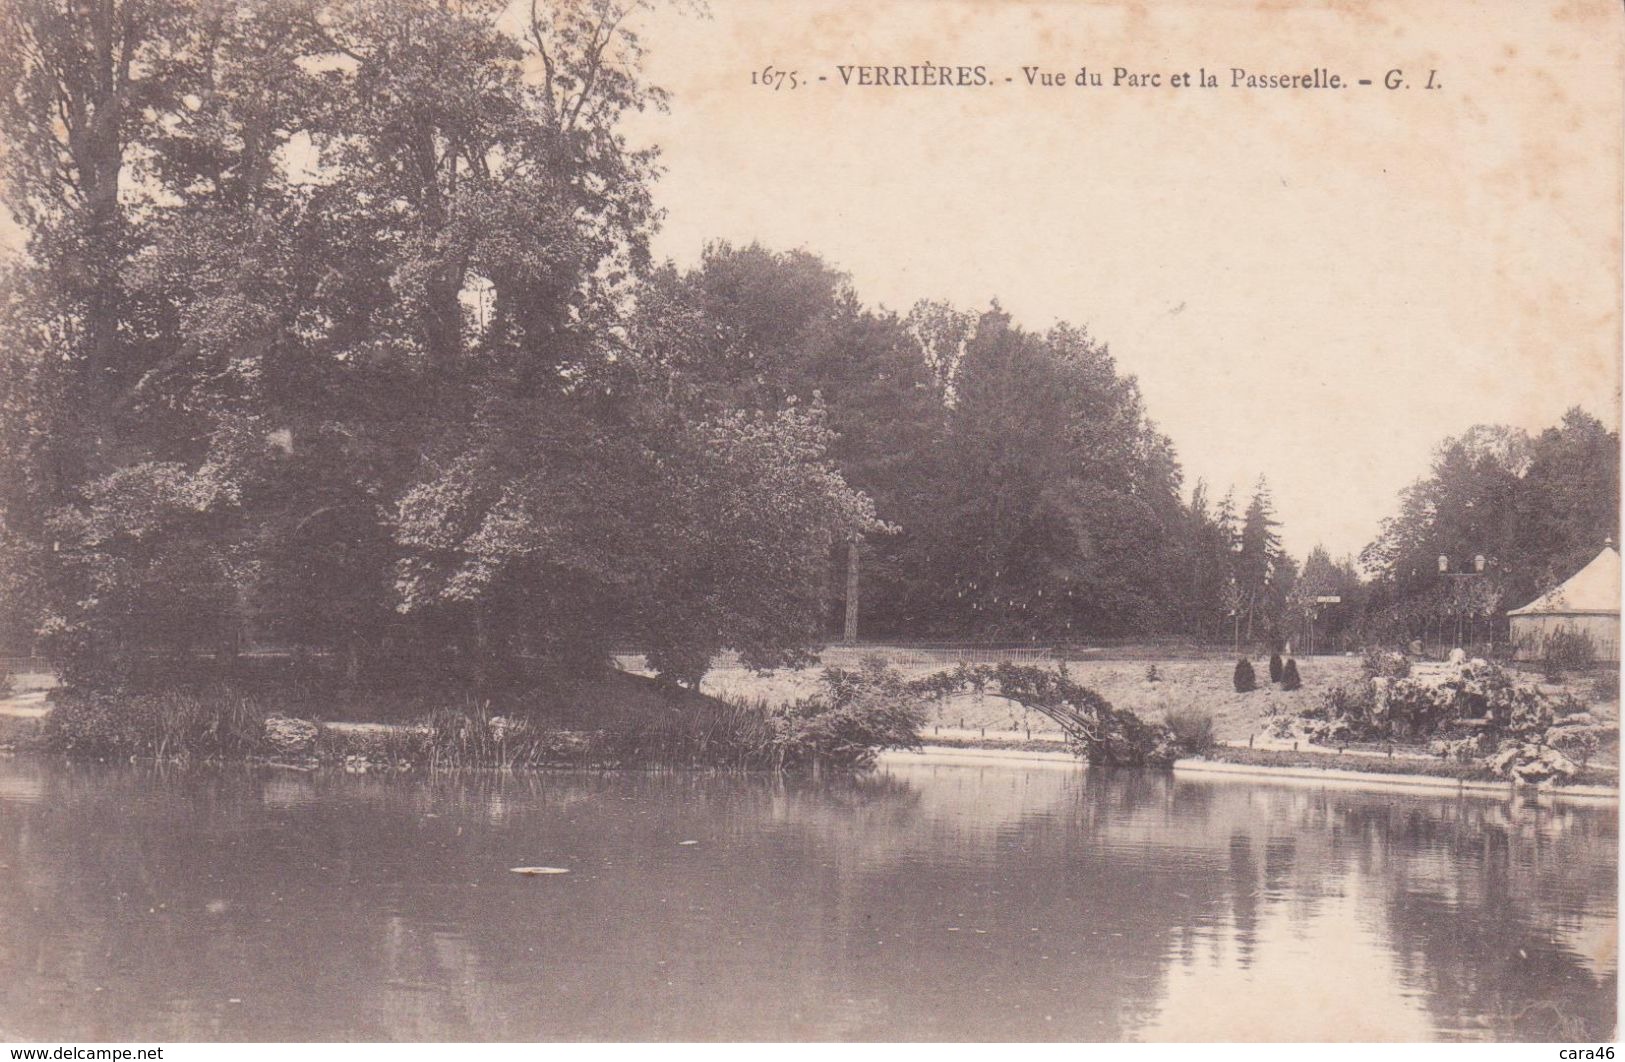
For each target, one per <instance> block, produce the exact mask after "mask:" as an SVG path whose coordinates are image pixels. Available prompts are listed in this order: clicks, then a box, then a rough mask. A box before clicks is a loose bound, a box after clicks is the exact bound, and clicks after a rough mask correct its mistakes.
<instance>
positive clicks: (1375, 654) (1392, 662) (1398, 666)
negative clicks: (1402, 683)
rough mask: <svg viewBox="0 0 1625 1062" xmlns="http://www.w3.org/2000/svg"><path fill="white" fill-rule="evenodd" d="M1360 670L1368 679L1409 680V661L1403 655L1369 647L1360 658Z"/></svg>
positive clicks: (1389, 650)
mask: <svg viewBox="0 0 1625 1062" xmlns="http://www.w3.org/2000/svg"><path fill="white" fill-rule="evenodd" d="M1360 670H1361V672H1362V673H1364V675H1365V677H1366V678H1368V679H1374V678H1386V679H1402V678H1410V677H1411V661H1410V657H1408V656H1406V655H1405V654H1404V653H1401V652H1396V651H1395V650H1392V649H1382V648H1379V647H1377V646H1371V647H1369V648H1367V649H1366V651H1365V652H1364V653H1363V654H1362V655H1361V657H1360Z"/></svg>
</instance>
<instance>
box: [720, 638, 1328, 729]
mask: <svg viewBox="0 0 1625 1062" xmlns="http://www.w3.org/2000/svg"><path fill="white" fill-rule="evenodd" d="M1254 663H1255V666H1257V667H1258V669H1259V671H1260V673H1261V674H1264V675H1265V677H1266V679H1267V677H1268V667H1267V663H1268V662H1267V661H1254ZM1298 666H1299V668H1300V669H1301V671H1302V673H1303V681H1304V686H1303V688H1302V689H1297V690H1283V689H1281V688H1280V687H1278V686H1272V685H1270V684H1269V683H1268V682H1267V681H1266V682H1264V683H1263V684H1262V685H1261V686H1260V688H1259V689H1256V690H1254V691H1252V692H1251V693H1237V692H1236V690H1235V687H1234V685H1233V684H1232V681H1231V675H1232V672H1233V670H1234V667H1235V660H1234V659H1232V658H1230V657H1223V658H1219V659H1199V660H1193V659H1180V658H1174V657H1160V658H1146V659H1134V660H1123V659H1114V660H1082V661H1078V660H1073V661H1069V662H1068V663H1067V665H1066V667H1067V672H1068V674H1070V675H1071V676H1072V678H1073V679H1074V680H1075V681H1077V682H1079V683H1081V684H1082V685H1085V686H1088V687H1089V688H1090V689H1093V690H1095V691H1096V692H1097V693H1099V694H1100V695H1101V696H1102V697H1104V698H1105V699H1106V700H1108V701H1110V702H1111V704H1112V706H1113V707H1115V708H1126V709H1128V710H1129V711H1131V712H1133V713H1134V714H1135V715H1138V716H1139V717H1140V718H1142V719H1145V720H1147V721H1161V720H1164V719H1166V718H1167V717H1168V716H1169V715H1170V714H1174V713H1178V712H1180V711H1181V710H1191V709H1197V710H1201V711H1205V712H1209V713H1211V714H1212V716H1213V723H1214V731H1215V734H1216V736H1217V737H1218V738H1219V739H1220V740H1241V741H1245V740H1246V739H1247V736H1248V735H1249V734H1261V733H1263V732H1264V729H1265V727H1266V725H1267V723H1268V720H1269V719H1270V718H1271V716H1272V715H1276V714H1282V715H1297V714H1298V713H1299V712H1300V711H1302V710H1303V709H1305V708H1308V707H1309V706H1310V705H1312V704H1313V703H1314V702H1315V701H1316V700H1317V698H1318V697H1319V696H1320V694H1321V693H1322V692H1323V691H1324V690H1325V689H1326V688H1327V687H1329V686H1335V685H1339V684H1341V683H1343V682H1346V681H1352V680H1354V679H1357V678H1358V677H1359V674H1360V662H1359V660H1358V659H1355V658H1352V657H1339V656H1327V657H1305V658H1301V659H1299V661H1298ZM1153 667H1154V668H1155V669H1156V678H1155V680H1154V681H1153V680H1151V679H1148V678H1147V674H1148V671H1149V669H1150V668H1153ZM943 669H944V668H943V666H942V665H940V664H915V665H909V666H905V667H902V668H900V670H901V671H902V672H903V674H904V675H906V676H907V677H908V678H911V679H912V678H921V677H924V676H926V675H929V674H932V673H933V672H936V671H940V670H943ZM816 681H817V672H816V671H773V672H769V673H767V674H756V673H753V672H749V671H742V670H739V669H718V670H716V671H712V672H711V673H710V674H709V675H707V676H706V678H705V682H704V683H703V684H702V685H701V687H700V688H701V689H702V690H704V691H705V692H707V693H711V694H714V695H717V696H743V697H750V698H760V699H762V700H766V701H768V702H778V701H783V700H792V699H794V698H797V697H801V696H805V695H806V692H807V691H808V690H809V689H811V688H812V686H813V685H814V684H815V683H816ZM926 727H927V731H926V732H927V734H929V733H930V728H932V727H941V728H942V729H943V730H945V731H954V732H956V734H962V733H964V732H966V731H969V732H972V733H974V734H976V735H978V736H980V735H981V732H982V731H984V730H985V731H986V732H987V736H989V737H994V736H997V735H1002V734H1008V735H1010V736H1011V737H1012V738H1013V737H1015V736H1017V735H1019V736H1020V738H1021V739H1022V740H1026V739H1027V737H1028V732H1029V731H1031V737H1032V738H1035V739H1036V738H1053V739H1056V740H1059V739H1060V738H1061V736H1062V735H1061V733H1060V731H1059V730H1058V729H1057V728H1056V727H1055V725H1054V724H1053V723H1051V722H1050V721H1049V720H1048V719H1046V718H1044V717H1043V716H1042V715H1039V714H1038V713H1036V712H1027V711H1024V710H1023V709H1022V708H1021V706H1020V705H1018V704H1014V703H1012V702H1010V701H1007V700H1004V699H1002V698H999V697H986V696H984V697H977V696H975V695H964V696H958V697H951V698H948V699H946V700H944V701H942V702H940V703H939V704H936V705H934V706H933V707H932V708H931V711H930V714H929V716H928V717H927V720H926Z"/></svg>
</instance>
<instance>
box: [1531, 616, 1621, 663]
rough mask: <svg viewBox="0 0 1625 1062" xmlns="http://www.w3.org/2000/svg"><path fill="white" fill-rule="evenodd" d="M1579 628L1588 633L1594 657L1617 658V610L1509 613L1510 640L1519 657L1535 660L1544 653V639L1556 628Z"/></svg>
mask: <svg viewBox="0 0 1625 1062" xmlns="http://www.w3.org/2000/svg"><path fill="white" fill-rule="evenodd" d="M1564 629H1569V630H1579V631H1583V632H1584V633H1586V634H1589V635H1590V636H1591V640H1592V642H1593V643H1595V644H1596V646H1597V659H1598V660H1608V661H1618V660H1619V614H1618V613H1617V612H1616V613H1614V614H1612V615H1605V616H1597V615H1565V614H1563V613H1560V612H1546V613H1540V614H1538V615H1533V616H1513V617H1512V644H1513V645H1515V646H1517V652H1518V659H1519V660H1538V659H1540V657H1541V656H1543V655H1544V654H1545V645H1546V640H1547V639H1548V638H1550V637H1551V636H1552V635H1554V634H1556V633H1557V632H1558V631H1560V630H1564Z"/></svg>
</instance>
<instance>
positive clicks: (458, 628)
mask: <svg viewBox="0 0 1625 1062" xmlns="http://www.w3.org/2000/svg"><path fill="white" fill-rule="evenodd" d="M507 6H508V5H506V4H503V3H498V2H496V0H465V2H462V3H459V4H454V5H444V4H434V3H428V2H427V0H411V2H394V0H391V2H383V0H292V2H290V0H98V2H96V3H92V4H85V5H78V4H65V3H62V2H61V0H7V3H6V6H5V8H4V13H3V17H4V19H5V25H4V34H3V38H4V39H3V46H0V47H3V54H0V68H3V69H4V71H5V74H6V76H7V81H8V83H10V84H12V85H13V86H14V90H13V92H12V93H11V94H10V95H9V96H8V97H7V98H6V100H5V101H4V111H3V114H0V124H3V132H4V135H5V137H6V140H7V143H8V144H9V145H11V148H10V149H9V150H8V152H7V154H6V170H5V175H4V176H5V185H4V192H5V197H6V203H7V205H8V207H9V208H10V209H11V211H12V212H13V214H14V215H15V216H16V217H17V218H18V219H19V221H21V222H22V224H23V225H24V227H25V229H26V231H27V233H28V236H29V243H28V249H27V254H26V256H25V257H24V258H22V259H21V260H19V261H17V262H13V263H11V265H10V266H9V267H8V270H7V273H6V276H5V297H6V300H7V302H6V313H5V319H4V325H3V327H4V330H5V334H4V361H3V364H0V388H3V401H4V403H5V414H6V415H5V422H4V427H3V429H0V430H3V433H4V434H3V438H0V461H3V462H4V468H3V473H4V475H3V477H0V478H3V486H0V489H3V491H4V496H3V498H0V503H3V514H4V520H5V537H4V546H3V548H4V551H5V553H4V560H5V563H4V574H5V579H6V587H5V594H4V597H5V600H6V602H7V604H8V606H9V610H10V612H11V613H12V617H11V621H12V624H13V627H12V630H13V636H14V637H18V638H20V637H26V636H29V635H32V634H37V635H38V636H40V638H41V639H42V642H43V645H44V646H45V648H46V649H47V651H49V652H51V653H52V654H53V655H56V656H59V657H61V658H62V659H63V660H64V661H66V662H68V663H69V664H70V666H79V667H85V668H98V667H99V668H105V667H108V666H110V664H111V663H112V662H115V661H119V660H124V659H128V658H129V657H130V656H131V655H132V654H134V655H140V654H144V653H152V652H153V651H160V652H161V651H171V652H180V653H196V652H198V651H210V652H213V653H216V654H221V655H229V654H231V653H233V652H235V651H237V650H239V649H241V648H242V647H243V646H244V645H247V644H250V643H257V644H275V645H282V646H291V647H294V648H300V647H308V648H314V649H323V650H330V651H333V652H335V653H337V654H338V655H339V656H340V658H341V659H343V660H345V661H346V663H347V666H348V668H349V669H350V670H351V671H352V672H353V673H356V674H358V675H359V674H360V673H361V672H363V671H366V670H369V669H371V670H372V671H374V672H377V673H400V672H401V671H402V669H403V668H410V667H411V666H415V665H419V664H423V663H431V664H432V665H433V666H435V667H439V668H452V669H454V670H456V671H457V672H458V673H462V674H468V675H471V676H472V677H474V678H475V679H479V678H481V677H484V676H485V675H487V674H489V673H492V672H495V671H497V670H500V669H499V668H498V667H497V666H496V665H501V664H504V663H506V662H511V661H512V660H513V659H516V658H520V657H523V658H526V659H541V660H546V661H554V662H561V663H567V664H568V663H574V662H578V661H580V660H584V659H600V658H602V656H603V654H604V653H605V652H606V650H607V649H609V648H611V647H613V646H617V645H624V646H636V647H638V648H642V649H646V650H648V651H649V653H650V655H651V658H652V659H653V661H654V662H655V664H656V666H657V667H659V668H660V669H661V670H662V671H663V672H665V673H667V674H670V675H673V676H677V677H682V678H688V679H692V678H693V677H694V676H696V675H697V674H698V673H700V672H701V671H702V670H703V668H704V666H705V662H706V661H707V660H708V659H709V658H710V657H711V655H712V654H713V653H714V652H715V651H717V650H718V649H721V648H733V649H736V650H739V651H740V652H741V653H742V654H743V655H744V656H745V658H746V659H747V660H748V661H749V662H751V663H756V664H764V665H765V664H772V663H780V662H785V661H791V660H795V659H797V658H798V657H800V656H801V655H802V654H803V653H804V652H805V650H806V649H807V648H808V647H810V646H813V645H815V644H817V643H818V642H819V641H820V640H821V639H822V638H823V637H824V636H825V635H826V633H827V632H828V630H829V627H830V625H831V623H832V620H833V617H835V616H836V615H838V614H839V610H840V607H841V605H842V601H841V597H842V594H843V586H844V582H843V580H842V579H841V577H840V576H841V572H842V569H843V566H844V563H845V562H846V559H847V553H848V551H849V550H854V551H859V550H860V551H861V554H860V555H861V558H862V563H863V572H864V578H863V583H862V586H863V603H864V607H863V631H864V633H865V634H866V635H874V636H907V637H973V638H986V639H1018V638H1038V637H1043V638H1046V639H1054V638H1066V637H1075V638H1081V637H1085V636H1089V635H1101V634H1120V633H1122V634H1126V633H1134V632H1147V631H1166V630H1179V629H1189V630H1191V631H1201V630H1203V629H1205V627H1207V626H1214V625H1215V624H1214V615H1213V614H1214V613H1215V612H1216V610H1217V609H1219V607H1220V606H1221V605H1222V602H1220V601H1218V600H1217V599H1213V600H1209V601H1207V602H1206V603H1197V602H1193V600H1192V598H1191V595H1192V593H1193V592H1194V593H1203V592H1214V593H1217V592H1220V591H1216V590H1214V588H1213V587H1211V586H1208V585H1207V584H1205V583H1204V584H1200V585H1198V584H1197V583H1193V582H1192V580H1191V578H1190V575H1189V568H1190V564H1189V563H1188V562H1189V561H1190V559H1191V557H1192V556H1193V554H1194V552H1195V551H1197V550H1199V548H1200V547H1199V545H1198V543H1197V541H1196V540H1197V538H1199V537H1200V535H1201V534H1203V533H1204V523H1203V519H1205V518H1202V517H1199V516H1196V515H1193V513H1192V511H1191V510H1188V509H1187V508H1186V507H1185V506H1184V505H1182V503H1181V484H1180V471H1179V466H1178V463H1177V460H1176V459H1175V456H1174V453H1173V448H1172V446H1171V445H1170V443H1169V441H1168V440H1167V438H1166V437H1165V436H1163V435H1162V434H1161V433H1160V432H1158V431H1157V429H1156V427H1155V425H1154V424H1153V423H1152V422H1151V421H1150V420H1149V419H1148V417H1147V416H1146V413H1145V410H1144V406H1143V402H1142V400H1141V397H1140V394H1139V391H1138V388H1137V386H1136V385H1135V382H1134V381H1133V379H1132V378H1129V377H1126V376H1124V375H1122V374H1120V373H1119V372H1118V371H1117V369H1116V366H1115V364H1114V362H1113V360H1112V358H1111V356H1110V353H1109V352H1108V350H1107V348H1106V347H1105V345H1104V344H1103V343H1101V342H1100V341H1098V340H1097V339H1096V338H1095V337H1093V336H1092V335H1091V334H1090V333H1089V332H1088V331H1087V330H1086V329H1083V328H1078V327H1073V326H1069V325H1058V326H1056V327H1055V328H1053V329H1051V330H1050V331H1048V332H1046V333H1043V334H1038V333H1033V332H1029V331H1027V330H1024V329H1023V328H1021V327H1019V326H1018V325H1016V324H1015V323H1014V322H1012V321H1011V320H1010V319H1009V317H1008V316H1007V315H1006V314H1004V313H1003V312H1001V311H1000V310H999V309H998V308H997V307H994V308H993V309H991V310H989V311H987V312H983V313H973V312H966V311H962V310H958V309H955V308H953V307H949V306H946V305H942V304H922V305H920V306H918V307H915V308H914V309H913V310H912V311H911V312H910V313H908V314H907V315H906V316H899V315H897V314H893V313H890V312H886V311H882V310H876V309H872V308H869V307H866V306H865V305H863V304H862V302H861V301H860V299H859V298H858V296H857V294H856V293H855V292H854V291H853V290H852V288H851V286H850V284H849V283H848V282H847V280H846V278H844V277H843V276H842V275H841V274H839V273H838V272H837V271H836V270H834V269H832V268H831V267H830V266H828V265H827V264H825V263H824V262H822V261H820V260H819V259H818V258H817V257H816V256H814V255H812V254H809V253H806V252H792V253H787V254H780V253H774V252H771V251H768V250H765V249H763V248H760V247H755V246H752V247H744V248H735V247H730V246H727V245H717V246H714V247H712V248H710V249H709V250H708V251H707V253H706V254H705V256H704V259H703V261H702V262H700V263H699V264H698V265H697V266H695V267H693V268H691V269H686V270H680V269H677V268H675V267H672V266H669V265H667V266H658V265H656V264H655V263H653V262H651V260H650V257H649V253H648V244H649V238H650V236H651V234H652V232H653V231H654V228H655V225H656V222H657V215H656V212H655V210H654V209H653V206H652V203H651V194H650V190H651V185H652V182H653V180H654V178H655V175H656V169H657V158H656V156H655V154H654V153H653V152H651V151H636V150H632V149H630V148H629V147H628V146H627V144H626V142H625V140H624V139H623V136H622V134H621V132H620V126H621V123H622V119H623V118H624V116H625V115H626V114H628V113H629V112H632V111H635V110H639V109H643V108H648V107H662V106H664V97H663V96H662V95H661V93H660V92H659V91H658V89H656V88H653V87H651V86H649V85H647V84H646V83H644V81H643V80H642V79H641V76H640V75H639V73H638V61H639V58H640V55H641V47H640V44H639V42H638V40H637V37H636V36H635V34H634V33H633V31H632V23H633V21H634V19H633V18H631V17H629V16H634V15H635V14H636V9H637V8H639V7H641V6H642V5H641V4H639V3H618V2H614V0H574V2H570V3H549V4H546V5H535V6H533V7H532V8H531V9H530V10H529V12H528V14H529V17H528V18H527V19H525V20H524V22H523V24H522V25H520V26H518V27H517V28H515V27H513V26H511V25H509V24H508V23H506V22H504V21H503V18H502V16H503V14H504V12H505V11H506V9H507ZM1253 515H1255V514H1250V519H1249V522H1248V524H1247V528H1246V534H1245V535H1243V538H1245V539H1246V541H1240V542H1239V543H1238V545H1237V550H1238V551H1239V552H1238V553H1237V556H1238V557H1239V558H1241V559H1242V560H1243V561H1245V563H1246V565H1247V567H1246V569H1245V572H1242V571H1239V570H1238V572H1237V573H1236V576H1237V577H1238V578H1241V579H1242V580H1243V583H1244V585H1245V588H1246V591H1247V594H1248V598H1247V602H1248V603H1247V612H1246V621H1247V623H1248V625H1249V626H1250V625H1251V624H1252V621H1253V617H1254V614H1255V612H1256V611H1257V608H1258V605H1257V602H1258V600H1259V599H1260V595H1261V594H1262V593H1263V590H1264V586H1265V583H1267V582H1268V581H1269V577H1270V573H1271V572H1272V571H1273V570H1274V566H1275V565H1276V564H1277V563H1278V562H1277V561H1276V559H1275V553H1276V551H1277V547H1276V546H1275V545H1274V539H1273V537H1270V536H1269V535H1267V534H1266V537H1265V538H1264V539H1259V540H1256V541H1255V540H1254V539H1252V538H1247V537H1246V536H1247V535H1251V534H1252V533H1253V530H1254V529H1257V528H1264V523H1267V522H1268V521H1267V519H1264V518H1260V519H1264V523H1259V522H1257V521H1256V520H1253V519H1251V517H1252V516H1253ZM1208 530H1211V529H1208ZM1264 530H1265V531H1266V532H1267V530H1268V529H1267V528H1264ZM1227 548H1228V547H1227ZM1261 551H1262V552H1261ZM1264 553H1268V554H1270V557H1269V559H1268V560H1263V559H1262V558H1263V554H1264ZM1214 559H1215V560H1216V561H1222V564H1223V565H1224V566H1225V568H1226V572H1227V575H1226V579H1227V580H1228V579H1229V577H1230V573H1229V569H1230V567H1231V566H1232V561H1231V560H1230V558H1229V557H1228V555H1227V556H1226V557H1224V558H1217V557H1215V558H1214ZM1229 586H1230V583H1229V582H1228V581H1226V582H1225V583H1224V584H1223V587H1225V588H1228V587H1229ZM1227 614H1228V613H1227Z"/></svg>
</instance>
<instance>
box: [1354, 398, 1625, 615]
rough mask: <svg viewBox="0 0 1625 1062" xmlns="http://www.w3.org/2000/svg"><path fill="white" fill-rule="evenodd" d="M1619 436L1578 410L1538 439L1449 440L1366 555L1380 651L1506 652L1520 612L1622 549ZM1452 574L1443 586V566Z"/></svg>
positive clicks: (1473, 436) (1505, 435)
mask: <svg viewBox="0 0 1625 1062" xmlns="http://www.w3.org/2000/svg"><path fill="white" fill-rule="evenodd" d="M1619 475H1620V467H1619V434H1618V432H1614V431H1609V430H1608V429H1607V428H1606V427H1605V426H1604V425H1603V423H1602V422H1601V421H1599V420H1598V419H1597V418H1596V417H1594V416H1592V415H1591V414H1589V413H1586V412H1585V411H1584V410H1582V409H1579V408H1578V407H1576V408H1574V409H1571V410H1569V411H1568V413H1566V414H1565V415H1564V417H1563V420H1562V422H1561V423H1560V424H1558V425H1556V426H1555V427H1551V428H1547V429H1546V430H1544V431H1542V432H1541V433H1540V434H1539V435H1536V436H1533V437H1531V436H1530V435H1528V434H1527V433H1525V432H1523V431H1522V430H1519V429H1515V428H1508V427H1505V426H1500V425H1479V426H1477V427H1475V428H1472V429H1471V430H1469V431H1467V432H1465V433H1464V434H1462V435H1461V436H1458V437H1455V438H1450V439H1446V440H1445V441H1444V442H1443V443H1441V444H1440V445H1439V447H1438V448H1437V450H1436V451H1435V455H1434V461H1433V467H1432V469H1431V471H1430V473H1429V475H1427V476H1426V477H1424V478H1422V479H1420V480H1418V481H1417V482H1416V483H1414V484H1413V485H1411V486H1410V487H1409V488H1407V489H1406V490H1405V491H1404V492H1403V494H1402V495H1401V496H1400V508H1399V512H1398V513H1397V514H1395V515H1394V516H1392V517H1390V518H1389V519H1388V520H1386V521H1384V523H1383V526H1382V532H1381V534H1380V535H1379V536H1378V538H1377V539H1376V540H1375V541H1374V542H1372V543H1371V545H1369V546H1368V547H1366V549H1365V551H1364V552H1363V553H1362V554H1361V557H1360V560H1361V563H1362V565H1363V566H1364V567H1365V569H1366V570H1367V572H1368V574H1369V575H1370V576H1371V577H1372V580H1371V585H1370V587H1369V595H1370V596H1369V602H1368V603H1367V606H1366V614H1365V616H1364V618H1363V626H1364V628H1365V635H1366V637H1367V639H1368V640H1371V641H1387V642H1394V641H1400V642H1402V641H1406V640H1409V639H1412V638H1424V639H1426V638H1430V637H1445V638H1450V639H1454V638H1456V637H1457V629H1458V627H1459V628H1460V629H1461V634H1460V637H1461V638H1462V639H1465V640H1480V641H1489V640H1503V641H1504V640H1505V638H1506V620H1505V613H1506V611H1507V610H1508V609H1512V608H1517V607H1519V606H1521V605H1524V604H1527V603H1528V602H1529V601H1531V600H1533V599H1534V598H1535V597H1537V596H1538V595H1539V594H1541V593H1544V592H1545V591H1547V590H1549V589H1551V588H1552V587H1554V586H1557V585H1558V584H1559V583H1561V582H1562V581H1563V580H1565V579H1567V578H1568V577H1569V576H1571V575H1573V574H1574V573H1575V572H1576V571H1578V570H1579V569H1580V568H1582V567H1583V566H1584V565H1585V564H1586V563H1587V562H1588V561H1590V560H1591V559H1592V558H1593V557H1595V556H1596V554H1597V552H1598V550H1600V549H1601V548H1602V546H1603V544H1604V543H1605V542H1607V541H1609V540H1612V541H1613V542H1614V543H1615V545H1616V546H1617V545H1618V542H1619V503H1620V498H1619ZM1441 556H1443V557H1446V558H1448V563H1449V567H1450V570H1451V572H1454V573H1466V572H1470V571H1474V569H1475V561H1476V559H1477V558H1478V557H1480V556H1482V557H1483V558H1484V569H1483V573H1482V575H1475V576H1474V577H1472V578H1464V579H1457V578H1445V577H1441V575H1440V573H1439V568H1438V558H1439V557H1441Z"/></svg>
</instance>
